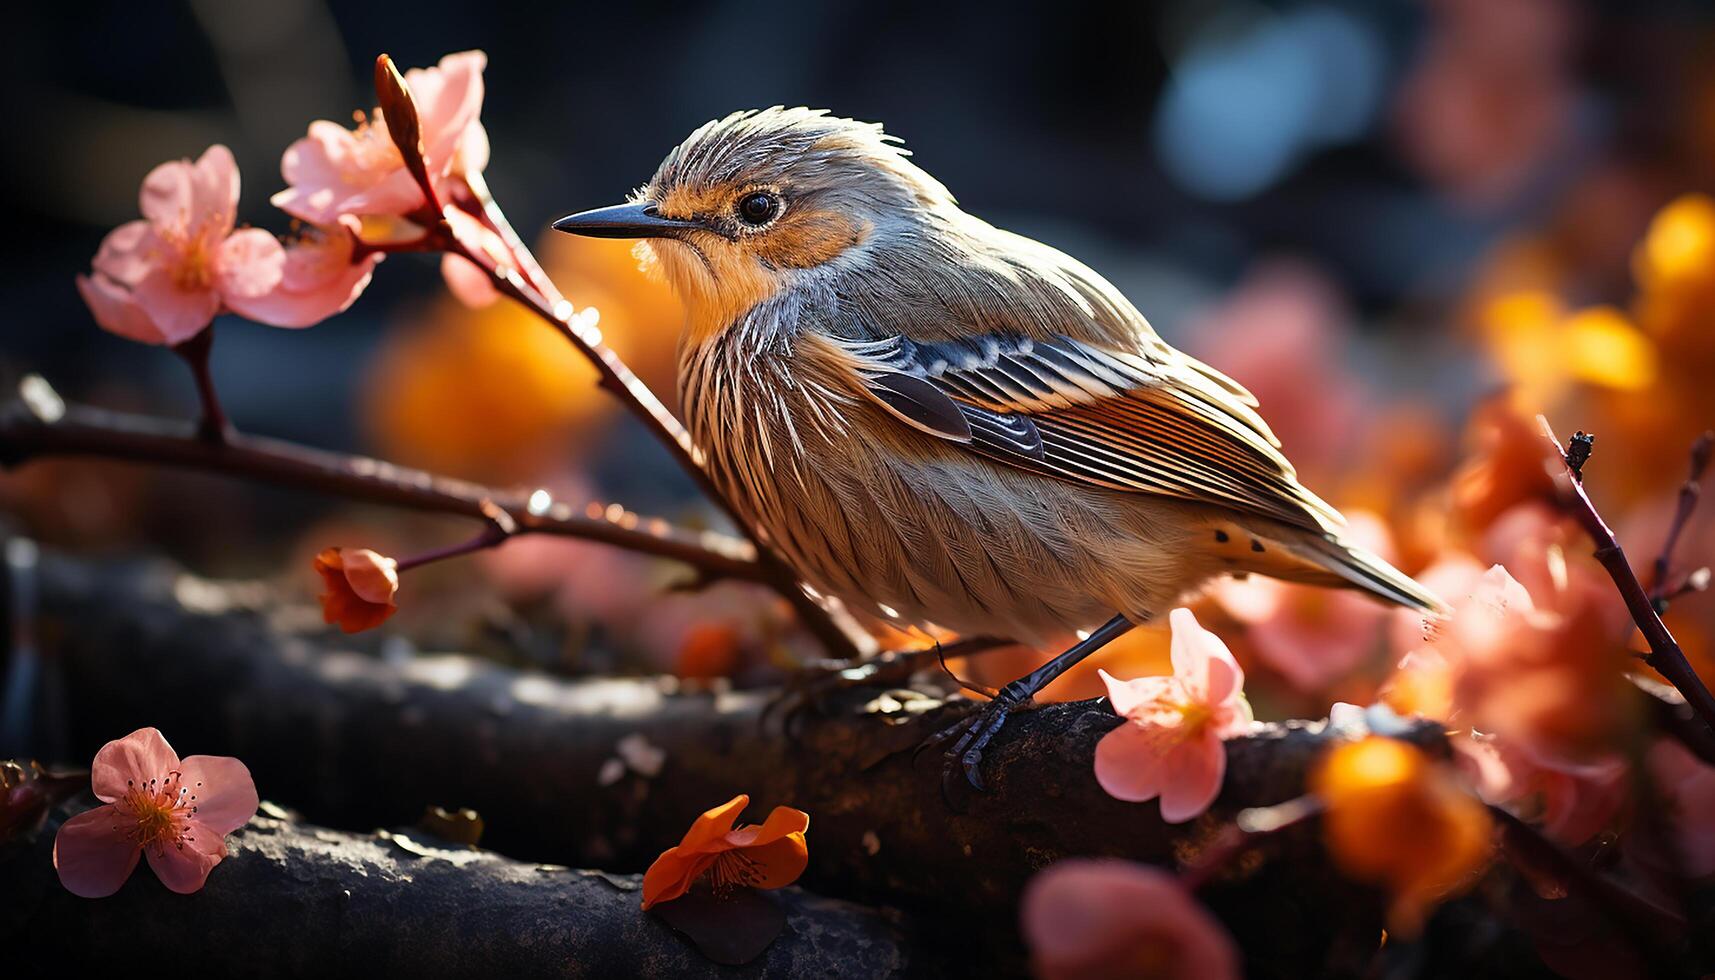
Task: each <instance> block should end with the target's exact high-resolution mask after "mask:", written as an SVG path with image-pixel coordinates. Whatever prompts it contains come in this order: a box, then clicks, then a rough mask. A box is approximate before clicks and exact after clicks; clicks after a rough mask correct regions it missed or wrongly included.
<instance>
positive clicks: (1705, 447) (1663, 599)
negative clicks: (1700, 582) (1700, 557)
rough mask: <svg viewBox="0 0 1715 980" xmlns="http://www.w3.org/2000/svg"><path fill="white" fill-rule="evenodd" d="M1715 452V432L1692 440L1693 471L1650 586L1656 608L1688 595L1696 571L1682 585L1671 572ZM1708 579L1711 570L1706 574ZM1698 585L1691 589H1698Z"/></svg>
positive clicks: (1682, 488)
mask: <svg viewBox="0 0 1715 980" xmlns="http://www.w3.org/2000/svg"><path fill="white" fill-rule="evenodd" d="M1711 455H1715V432H1705V433H1703V434H1702V435H1700V436H1698V437H1697V438H1696V439H1695V440H1694V441H1693V442H1692V443H1691V472H1690V475H1688V476H1687V477H1686V478H1685V483H1683V484H1681V485H1680V488H1679V502H1678V504H1677V506H1675V507H1674V510H1673V523H1672V524H1670V525H1668V528H1667V540H1666V541H1665V542H1664V543H1663V544H1662V546H1661V554H1660V555H1658V556H1657V557H1656V560H1655V582H1654V584H1652V585H1651V586H1650V593H1649V597H1650V602H1651V603H1653V604H1654V605H1655V611H1656V612H1657V613H1658V614H1659V613H1665V612H1667V605H1668V603H1669V602H1671V601H1673V600H1674V599H1675V598H1678V597H1679V596H1680V595H1684V594H1685V593H1684V591H1680V589H1683V587H1684V586H1685V585H1686V584H1688V583H1689V582H1690V581H1691V579H1692V578H1693V577H1695V573H1693V575H1691V576H1687V577H1686V579H1684V580H1682V582H1681V583H1680V587H1679V588H1675V587H1672V586H1670V584H1669V582H1668V572H1669V571H1670V570H1671V569H1672V567H1673V550H1674V548H1676V547H1678V545H1679V536H1680V535H1681V534H1682V533H1684V531H1685V525H1686V523H1687V522H1689V521H1690V520H1691V513H1692V511H1694V510H1696V509H1697V501H1698V498H1699V497H1701V496H1702V495H1703V486H1702V483H1703V474H1704V472H1705V471H1706V470H1708V469H1709V458H1710V456H1711ZM1705 581H1707V573H1706V574H1705ZM1699 588H1700V587H1696V586H1694V587H1693V588H1692V589H1690V590H1689V591H1698V590H1699Z"/></svg>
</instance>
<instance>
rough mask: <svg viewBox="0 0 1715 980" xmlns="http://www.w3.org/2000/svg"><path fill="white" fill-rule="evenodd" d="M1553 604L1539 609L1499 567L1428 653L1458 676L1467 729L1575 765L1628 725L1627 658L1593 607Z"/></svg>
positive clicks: (1460, 714)
mask: <svg viewBox="0 0 1715 980" xmlns="http://www.w3.org/2000/svg"><path fill="white" fill-rule="evenodd" d="M1548 598H1549V600H1550V602H1551V603H1553V604H1552V605H1548V606H1544V605H1539V604H1538V603H1536V602H1535V601H1534V599H1533V598H1532V596H1531V594H1530V592H1529V591H1527V590H1526V589H1525V588H1524V586H1522V585H1520V584H1519V583H1518V581H1517V580H1515V579H1514V578H1513V577H1512V576H1511V575H1509V574H1508V573H1507V570H1506V569H1505V568H1503V567H1501V566H1499V565H1496V566H1494V567H1493V568H1491V569H1490V570H1489V571H1488V572H1487V573H1485V574H1484V576H1483V578H1482V580H1481V581H1480V582H1479V583H1478V585H1477V587H1476V589H1475V590H1473V592H1472V593H1471V595H1470V596H1469V597H1468V598H1466V599H1465V600H1464V601H1462V602H1459V603H1457V604H1455V607H1454V612H1453V615H1452V617H1451V618H1450V619H1448V620H1447V621H1446V622H1444V623H1441V624H1439V626H1438V628H1437V629H1436V630H1435V631H1434V635H1433V637H1432V639H1431V645H1432V646H1434V647H1435V649H1436V650H1437V652H1439V653H1440V654H1441V655H1442V656H1443V657H1445V658H1446V659H1447V660H1448V662H1449V663H1450V664H1452V665H1454V668H1455V669H1456V670H1457V671H1458V675H1457V676H1458V680H1457V684H1456V688H1455V694H1454V701H1455V705H1456V714H1457V717H1456V718H1455V719H1454V720H1456V721H1457V722H1459V724H1460V725H1461V727H1469V728H1473V729H1476V730H1478V731H1483V732H1493V733H1496V734H1499V735H1501V736H1503V737H1504V738H1506V739H1507V740H1508V741H1509V742H1512V743H1514V744H1517V745H1520V746H1527V747H1529V748H1530V749H1531V750H1533V751H1535V752H1537V753H1539V754H1540V755H1542V756H1544V757H1554V758H1567V759H1576V758H1581V757H1584V756H1586V755H1587V754H1588V753H1589V752H1591V751H1593V750H1595V749H1597V748H1599V747H1600V746H1602V745H1603V744H1605V743H1606V741H1607V739H1608V738H1609V736H1611V735H1612V734H1613V733H1614V732H1615V731H1616V730H1617V729H1618V728H1619V726H1620V725H1621V723H1622V721H1623V719H1624V712H1625V711H1626V705H1627V703H1628V702H1627V699H1626V698H1624V697H1623V696H1622V691H1623V684H1624V680H1623V670H1624V668H1625V658H1626V652H1625V648H1624V646H1623V645H1622V644H1621V643H1620V642H1619V637H1616V636H1615V635H1614V634H1613V630H1612V629H1611V628H1609V626H1608V621H1607V618H1606V617H1605V616H1604V615H1603V613H1602V611H1601V610H1600V609H1599V607H1598V606H1597V605H1596V604H1595V603H1593V602H1590V601H1587V600H1583V599H1582V598H1581V597H1577V596H1574V595H1573V594H1571V593H1556V594H1551V595H1550V596H1549V597H1548ZM1557 600H1561V601H1557Z"/></svg>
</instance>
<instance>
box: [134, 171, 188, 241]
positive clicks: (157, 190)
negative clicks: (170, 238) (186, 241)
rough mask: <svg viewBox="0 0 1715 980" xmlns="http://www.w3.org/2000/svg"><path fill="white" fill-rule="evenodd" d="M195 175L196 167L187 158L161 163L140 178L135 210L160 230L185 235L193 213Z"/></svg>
mask: <svg viewBox="0 0 1715 980" xmlns="http://www.w3.org/2000/svg"><path fill="white" fill-rule="evenodd" d="M196 179H197V174H196V167H195V166H193V165H192V164H191V162H190V161H189V160H169V161H167V162H166V163H163V164H161V165H160V166H158V167H156V168H155V169H153V170H151V171H149V174H148V176H146V177H144V178H143V186H142V188H141V189H140V190H139V191H138V195H137V208H138V210H139V212H141V213H142V215H143V217H144V218H145V219H146V220H147V221H148V222H149V224H151V225H153V226H155V228H156V229H158V230H160V231H163V232H172V233H175V234H178V235H181V236H183V235H187V234H188V233H189V230H190V227H191V223H192V220H193V218H194V216H195V213H196V197H197V195H196Z"/></svg>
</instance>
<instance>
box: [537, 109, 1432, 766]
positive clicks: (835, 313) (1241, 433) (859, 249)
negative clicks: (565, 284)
mask: <svg viewBox="0 0 1715 980" xmlns="http://www.w3.org/2000/svg"><path fill="white" fill-rule="evenodd" d="M552 227H553V228H554V229H555V230H558V231H562V232H567V233H570V234H575V235H583V236H591V237H597V238H622V239H636V240H637V245H635V246H634V250H635V252H636V254H637V256H638V258H639V260H640V262H641V264H642V265H643V266H644V267H645V268H646V269H647V270H649V271H650V272H651V273H652V274H654V275H656V276H658V277H659V278H661V279H664V280H665V281H666V282H667V283H668V284H670V286H671V287H672V288H673V290H674V291H675V292H676V293H677V294H678V295H679V297H680V298H681V300H682V301H683V303H684V305H685V308H686V317H685V322H684V325H683V327H682V329H681V332H680V337H679V341H678V354H677V364H678V380H677V383H678V394H679V403H680V409H681V414H682V415H683V418H684V422H685V426H686V429H687V430H688V432H689V435H690V438H691V441H692V444H693V446H694V447H695V450H696V452H697V453H698V455H699V456H700V458H701V460H702V461H703V464H704V466H705V468H706V470H707V473H708V475H709V477H710V478H711V480H712V481H713V483H714V485H715V486H716V487H717V488H718V489H719V490H720V491H721V492H722V493H723V494H724V495H725V496H726V497H727V499H728V502H729V503H730V504H731V505H732V507H733V508H734V509H735V510H736V512H737V513H738V515H739V516H740V517H741V518H742V519H743V520H744V521H746V522H747V523H749V524H750V525H751V528H750V529H751V530H752V531H753V533H755V534H757V535H758V536H759V538H760V540H762V541H764V542H765V543H766V544H767V546H769V547H771V548H773V549H775V550H776V551H777V552H778V553H779V554H780V555H781V556H782V557H783V558H784V560H785V561H786V562H787V563H788V564H789V565H790V566H791V568H792V569H793V570H794V571H795V572H796V573H797V574H798V575H799V576H800V577H801V579H802V580H803V582H804V583H805V584H807V585H808V586H809V587H810V588H811V589H813V590H814V591H815V592H817V593H819V594H820V595H821V596H824V597H833V598H835V599H837V600H839V601H840V603H842V604H843V605H844V606H845V608H846V609H847V610H848V611H850V612H852V613H853V614H854V615H856V616H858V617H860V618H862V619H867V620H872V621H879V622H888V623H892V624H895V625H901V624H910V625H919V626H926V627H933V628H939V629H941V630H950V631H953V632H956V633H960V634H980V635H994V636H1004V637H1007V638H1009V639H1011V640H1014V641H1017V642H1021V643H1026V644H1032V645H1036V646H1038V647H1039V648H1044V649H1062V652H1061V653H1060V654H1059V655H1057V656H1055V657H1054V658H1053V659H1051V660H1049V661H1048V662H1047V663H1045V664H1044V665H1043V666H1042V667H1040V668H1038V669H1036V670H1034V671H1031V672H1030V673H1028V674H1026V675H1024V676H1023V677H1019V678H1017V679H1015V680H1013V681H1012V682H1010V683H1008V684H1007V685H1006V686H1005V687H1003V688H1001V689H1000V691H999V692H998V694H997V696H996V697H994V698H993V699H992V700H990V701H989V702H988V703H987V704H986V705H985V706H984V707H983V708H982V709H981V710H980V711H978V712H975V713H974V714H973V715H972V716H971V717H969V718H967V719H962V720H961V721H960V722H959V723H958V724H956V725H955V726H953V727H952V728H949V729H947V730H945V731H944V732H942V733H940V734H939V735H938V736H937V738H938V739H940V740H942V741H944V742H946V743H948V744H949V747H948V748H947V749H946V750H945V752H944V757H945V762H944V764H943V779H944V780H956V778H957V777H956V775H955V773H957V772H962V773H963V775H964V777H965V779H966V780H967V781H968V782H969V784H970V785H971V786H972V787H974V788H976V789H978V790H982V789H985V788H986V784H985V782H984V776H983V774H982V756H983V751H984V749H985V748H986V747H987V746H988V744H989V743H990V741H991V740H992V739H993V738H994V737H995V735H996V734H997V733H998V732H999V731H1000V730H1001V729H1002V728H1003V726H1004V725H1005V722H1006V719H1007V717H1008V716H1009V715H1010V714H1011V713H1013V712H1014V711H1016V710H1019V709H1020V708H1023V707H1025V706H1027V705H1028V704H1030V703H1031V699H1032V697H1033V695H1035V694H1036V693H1037V692H1038V691H1040V690H1041V688H1042V687H1043V686H1044V685H1046V684H1047V683H1048V682H1049V681H1051V680H1053V679H1054V678H1055V677H1057V676H1059V675H1060V674H1062V673H1064V672H1065V671H1066V670H1067V669H1069V668H1070V667H1072V666H1073V665H1074V664H1076V663H1077V662H1079V661H1080V660H1082V659H1084V658H1085V657H1087V656H1088V655H1090V654H1091V653H1093V652H1094V651H1095V650H1097V649H1099V648H1101V647H1102V646H1103V645H1105V644H1106V643H1108V642H1110V641H1112V640H1113V639H1114V638H1115V637H1118V636H1120V635H1122V634H1124V633H1125V632H1127V631H1128V630H1130V629H1132V628H1133V627H1134V626H1136V625H1138V624H1141V623H1146V622H1149V621H1151V620H1154V619H1156V618H1157V617H1158V616H1160V615H1162V614H1163V613H1165V612H1166V611H1167V610H1168V609H1170V608H1171V607H1173V606H1174V605H1176V604H1178V603H1179V602H1180V601H1181V600H1182V599H1183V598H1184V597H1186V596H1187V595H1191V594H1194V593H1195V592H1196V591H1197V590H1199V589H1200V588H1202V587H1204V586H1205V585H1206V584H1207V583H1209V582H1211V581H1212V580H1215V579H1217V578H1219V577H1220V576H1222V575H1227V574H1232V575H1239V576H1243V575H1247V574H1260V575H1266V576H1272V577H1275V578H1279V579H1283V580H1287V581H1292V582H1301V583H1311V584H1315V585H1321V586H1329V587H1337V588H1347V589H1356V590H1359V591H1360V592H1363V593H1367V594H1368V595H1370V596H1373V597H1375V598H1376V599H1378V600H1380V601H1382V602H1384V603H1390V604H1393V605H1398V606H1404V607H1408V608H1411V609H1417V610H1422V611H1425V612H1440V611H1443V610H1444V609H1445V605H1444V604H1443V603H1442V602H1441V600H1440V599H1439V598H1437V597H1436V596H1435V595H1434V594H1433V593H1431V592H1429V591H1428V590H1427V589H1425V588H1423V587H1422V586H1421V585H1419V584H1418V583H1416V582H1415V581H1413V580H1412V579H1411V578H1409V577H1407V576H1406V575H1404V574H1403V573H1401V572H1399V571H1398V570H1396V569H1395V568H1393V567H1392V566H1391V565H1389V564H1388V563H1387V562H1386V561H1384V560H1383V559H1381V558H1380V557H1378V556H1377V555H1375V554H1373V553H1371V552H1369V551H1367V550H1365V549H1363V548H1361V547H1359V546H1358V545H1356V544H1354V543H1352V542H1351V541H1350V540H1348V539H1347V538H1346V537H1345V536H1343V533H1342V528H1343V526H1344V520H1343V518H1342V517H1341V515H1340V514H1339V513H1338V512H1337V511H1336V510H1335V509H1334V508H1333V507H1332V506H1330V505H1329V504H1328V503H1326V502H1325V501H1323V500H1322V499H1321V498H1320V497H1318V496H1316V494H1314V493H1313V492H1311V491H1310V490H1309V489H1308V488H1306V487H1305V486H1304V485H1303V484H1302V483H1300V482H1299V480H1298V477H1297V475H1296V472H1295V470H1294V469H1293V466H1292V464H1291V463H1290V462H1289V461H1288V460H1287V458H1286V457H1285V455H1283V454H1282V452H1281V448H1280V442H1279V440H1278V439H1277V438H1276V437H1275V436H1274V434H1273V432H1272V431H1271V430H1270V429H1269V426H1268V423H1267V422H1265V421H1264V419H1263V417H1262V415H1261V414H1259V406H1258V404H1257V400H1256V398H1254V397H1253V396H1252V395H1251V394H1250V393H1249V392H1248V391H1246V389H1245V388H1244V387H1243V386H1242V385H1240V384H1239V383H1238V382H1236V381H1234V380H1233V379H1231V378H1229V377H1227V376H1226V375H1224V374H1222V373H1221V372H1220V371H1218V370H1216V369H1215V368H1213V367H1210V366H1209V365H1207V364H1204V363H1203V362H1201V361H1199V360H1197V359H1195V358H1193V357H1190V356H1188V355H1186V354H1184V353H1182V352H1180V351H1178V350H1176V349H1175V348H1173V347H1172V346H1170V345H1168V344H1167V343H1166V342H1165V341H1164V340H1162V338H1161V337H1160V336H1158V335H1157V334H1156V332H1155V330H1154V329H1153V328H1152V327H1151V326H1150V324H1149V321H1148V320H1147V319H1145V317H1144V315H1143V314H1142V313H1140V312H1139V311H1138V309H1137V307H1136V306H1134V305H1133V304H1132V303H1131V302H1130V301H1129V300H1128V299H1127V298H1126V297H1125V296H1124V295H1122V294H1121V293H1120V291H1119V290H1117V289H1116V288H1115V287H1114V286H1113V285H1112V284H1111V283H1109V282H1108V281H1107V280H1106V279H1104V278H1103V277H1102V276H1101V275H1099V274H1098V273H1096V272H1095V271H1094V270H1092V269H1091V268H1090V267H1089V266H1087V265H1085V264H1083V263H1082V262H1079V261H1078V260H1077V259H1075V258H1073V257H1071V256H1070V255H1067V254H1066V253H1064V252H1062V251H1059V250H1058V249H1055V248H1052V247H1050V246H1048V245H1046V244H1043V243H1041V242H1038V241H1035V240H1033V239H1030V238H1027V237H1024V236H1022V235H1018V234H1014V233H1012V232H1009V231H1005V230H1002V229H1000V228H997V227H995V226H994V225H992V224H990V223H988V222H987V221H984V220H982V219H981V218H979V217H977V216H975V215H972V214H970V213H968V212H966V211H965V210H964V209H963V208H961V207H960V205H959V203H958V202H957V200H956V199H955V198H954V197H953V195H952V194H951V193H950V192H949V191H948V190H947V188H946V187H945V186H944V185H943V184H942V183H941V182H940V181H938V180H936V179H935V178H934V177H933V176H931V175H930V174H929V173H928V172H927V171H925V170H924V169H923V168H921V167H920V166H918V165H917V164H916V163H915V162H914V161H913V160H912V159H911V156H910V154H909V151H907V150H906V149H905V147H904V146H903V144H902V142H901V141H900V140H899V139H898V138H896V137H894V136H892V135H890V134H888V133H887V132H886V131H885V130H884V129H883V127H882V126H881V125H879V124H876V123H866V122H860V121H857V120H853V119H847V118H841V117H838V116H835V115H833V114H831V113H830V112H828V111H827V110H821V109H809V108H785V107H781V106H775V107H772V108H768V109H761V110H747V111H741V112H736V113H733V114H731V115H728V116H725V117H723V118H720V119H715V120H712V121H710V122H708V123H706V124H704V125H703V126H701V127H699V128H698V129H696V130H695V131H694V132H692V133H691V135H690V136H689V137H687V138H686V139H685V140H684V142H682V143H680V144H679V145H678V146H677V147H676V148H674V149H673V150H672V151H670V152H669V153H668V154H667V156H666V158H665V159H664V160H663V161H662V162H661V164H660V166H659V167H658V168H657V169H656V171H655V173H654V175H653V176H652V177H651V178H650V179H649V181H648V183H646V184H644V185H643V186H642V187H641V188H639V189H638V190H636V191H634V192H632V193H631V194H630V195H628V196H627V198H626V200H625V201H624V202H623V203H621V204H617V205H612V206H608V207H601V208H596V209H593V210H587V211H582V212H578V213H576V214H571V215H567V216H566V217H563V218H560V219H559V220H557V221H555V222H554V223H553V225H552ZM1074 641H1075V642H1074Z"/></svg>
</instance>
